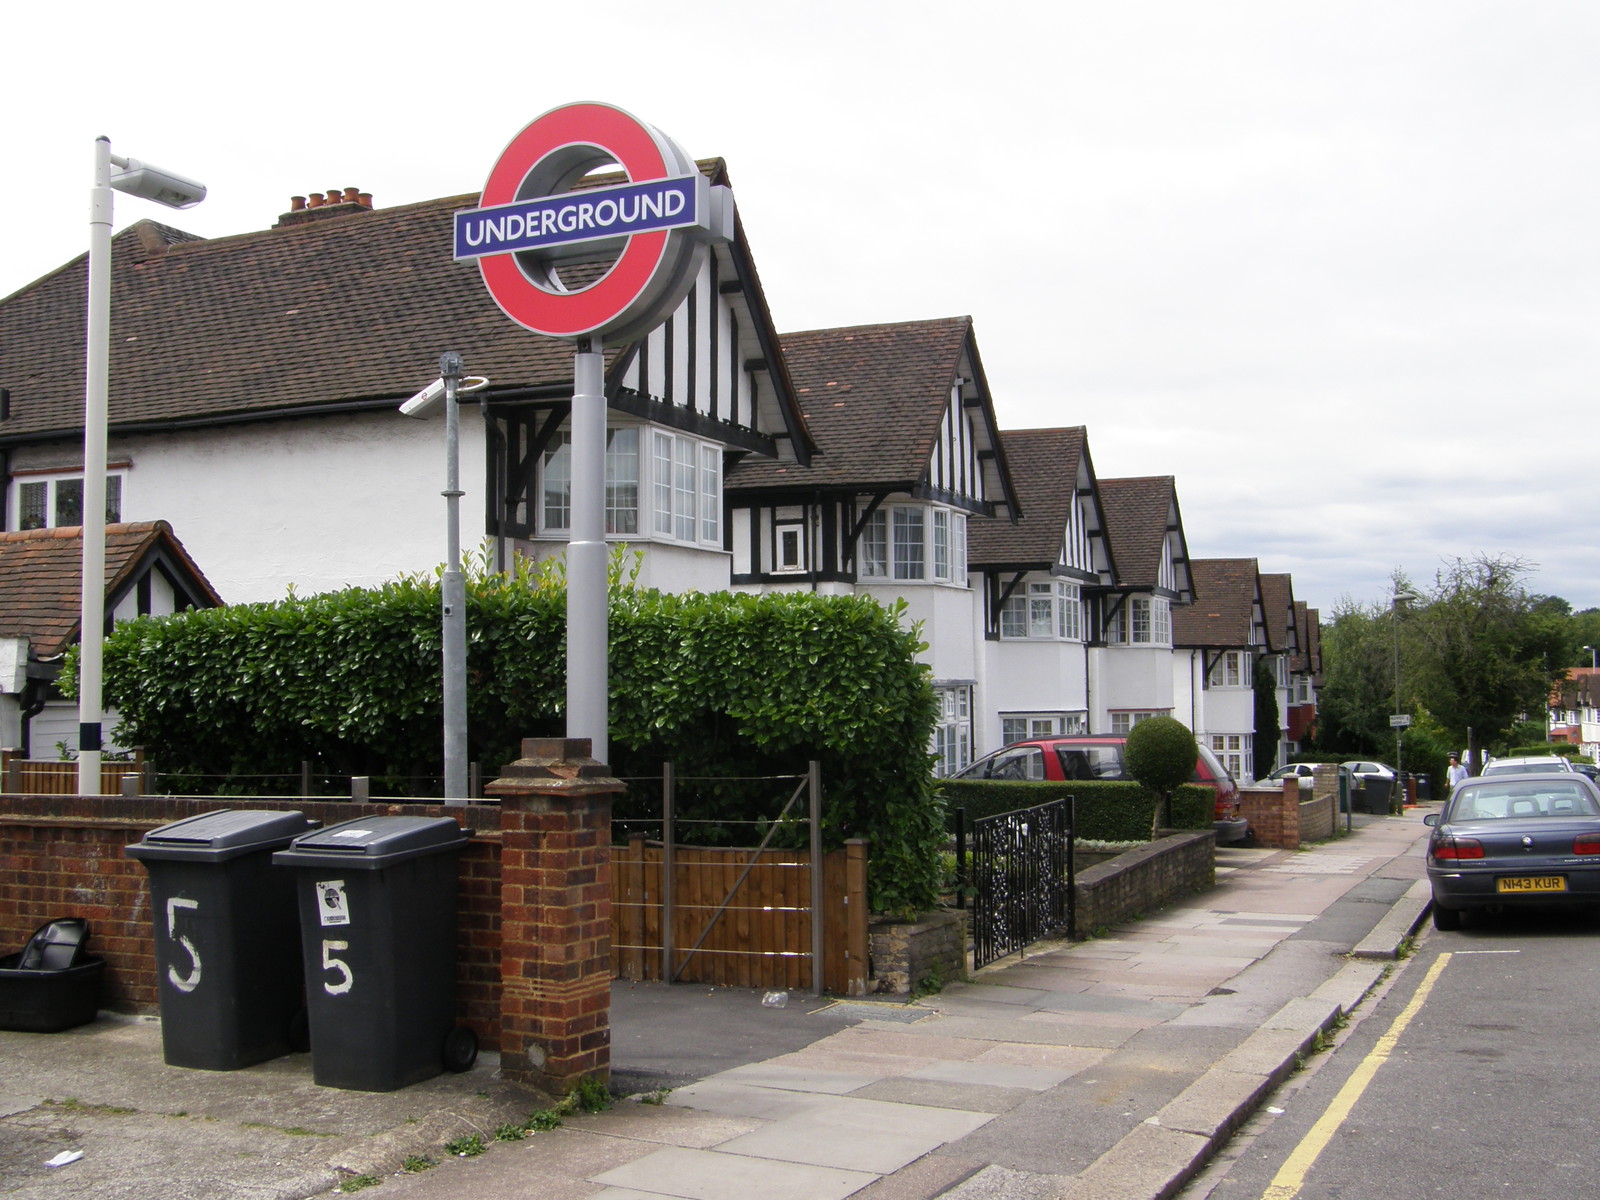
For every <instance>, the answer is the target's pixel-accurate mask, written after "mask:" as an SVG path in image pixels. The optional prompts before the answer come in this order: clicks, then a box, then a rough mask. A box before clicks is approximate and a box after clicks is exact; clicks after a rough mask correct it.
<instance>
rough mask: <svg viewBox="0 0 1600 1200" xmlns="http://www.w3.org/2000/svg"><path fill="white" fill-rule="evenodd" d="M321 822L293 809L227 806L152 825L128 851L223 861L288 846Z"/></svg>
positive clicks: (148, 858) (134, 854)
mask: <svg viewBox="0 0 1600 1200" xmlns="http://www.w3.org/2000/svg"><path fill="white" fill-rule="evenodd" d="M319 823H320V822H317V821H313V820H311V819H310V818H309V817H307V816H306V815H305V813H301V812H294V811H292V810H291V811H282V810H269V809H253V808H224V809H219V810H218V811H216V812H209V813H201V814H200V815H199V816H196V817H187V818H185V819H184V820H182V821H174V822H173V823H172V824H170V825H163V826H161V827H160V828H159V829H152V830H151V831H150V832H149V833H147V834H145V835H144V840H143V841H140V842H135V843H134V844H133V845H131V846H129V847H128V848H127V854H128V857H129V858H136V859H139V860H141V861H144V862H149V861H152V860H154V861H169V860H176V859H185V860H189V861H196V862H222V861H224V860H225V859H230V858H238V857H239V856H240V855H243V854H251V853H254V852H256V851H262V850H276V849H278V848H279V847H280V846H287V845H288V844H289V842H290V841H292V840H293V839H294V838H295V837H296V836H298V835H299V834H302V833H305V832H306V831H307V830H308V829H315V828H316V827H317V825H318V824H319Z"/></svg>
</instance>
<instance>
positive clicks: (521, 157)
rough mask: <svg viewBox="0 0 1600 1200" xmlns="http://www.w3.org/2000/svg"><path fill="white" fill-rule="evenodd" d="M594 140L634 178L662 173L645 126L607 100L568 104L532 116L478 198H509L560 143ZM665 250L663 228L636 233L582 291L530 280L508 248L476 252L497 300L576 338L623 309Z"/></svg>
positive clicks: (535, 324)
mask: <svg viewBox="0 0 1600 1200" xmlns="http://www.w3.org/2000/svg"><path fill="white" fill-rule="evenodd" d="M572 145H585V146H597V147H599V148H600V149H601V150H604V151H605V152H606V153H607V154H609V155H611V157H612V158H614V159H616V160H617V162H618V163H619V164H621V166H622V169H623V170H624V171H625V172H626V173H627V176H628V179H629V180H630V181H631V182H633V183H643V182H645V181H647V180H651V179H665V178H667V163H666V160H665V159H664V158H663V157H662V155H661V148H660V147H659V146H658V145H657V144H656V141H655V138H654V136H652V134H651V132H650V130H649V129H648V128H647V127H645V126H644V125H642V124H640V122H639V121H638V120H636V119H635V118H634V117H632V116H630V115H629V114H627V113H625V112H623V111H622V110H621V109H620V108H613V107H611V106H610V105H609V104H569V105H566V106H565V107H562V108H557V109H552V110H551V111H550V112H547V113H545V114H544V116H542V117H539V118H537V119H536V120H534V121H533V122H532V123H531V124H529V125H528V127H527V128H525V129H524V130H523V131H522V132H521V133H519V134H517V136H516V137H514V138H513V139H512V140H511V144H510V145H509V146H507V147H506V148H505V150H504V151H503V152H502V153H501V155H500V158H499V159H498V160H497V161H496V162H495V164H494V169H493V170H492V171H490V172H489V181H488V182H487V183H485V184H484V186H483V198H482V200H480V201H479V203H480V205H482V206H483V207H485V208H487V207H489V206H490V205H495V204H510V203H511V202H512V201H514V200H515V199H516V198H517V189H518V188H520V187H521V186H522V181H523V180H524V179H526V178H527V177H528V173H529V172H530V171H532V170H533V168H534V167H535V166H536V165H538V163H539V161H540V160H541V159H543V158H544V157H545V156H546V155H547V154H550V153H551V152H552V151H555V150H559V149H560V148H561V147H563V146H572ZM666 249H667V231H666V230H657V231H655V232H653V233H636V234H633V235H632V236H630V237H629V238H628V245H627V247H626V248H625V249H624V250H623V252H622V254H621V256H620V257H619V258H618V259H617V261H616V262H615V263H614V264H612V267H611V270H610V271H608V272H607V273H606V274H605V275H604V276H602V277H601V278H600V279H599V281H598V282H596V283H595V284H594V285H592V286H591V287H587V288H584V289H583V290H582V291H581V292H571V293H567V294H561V295H557V294H554V293H551V292H547V291H545V290H544V289H543V288H541V287H539V286H537V285H536V284H534V283H533V282H532V281H531V280H529V279H528V277H527V276H525V275H524V274H523V273H522V271H521V270H520V269H519V268H518V266H517V263H516V259H515V257H514V256H513V255H510V254H496V255H492V256H490V257H488V258H483V259H480V260H479V262H478V269H479V270H480V271H482V272H483V282H484V284H485V285H487V287H488V289H489V294H490V295H491V296H493V297H494V300H495V303H496V304H498V305H499V306H500V308H501V309H502V310H503V311H504V312H505V314H506V316H508V317H510V318H511V319H512V320H513V321H515V322H517V323H518V324H519V325H525V326H527V327H528V328H529V329H532V330H534V331H535V332H536V333H544V334H549V335H550V336H551V337H568V338H569V337H577V336H578V335H580V334H585V333H590V332H592V331H594V330H596V329H600V328H602V327H603V326H605V325H607V324H609V323H610V322H611V321H613V320H614V319H616V318H617V317H619V316H621V315H623V314H624V313H626V312H627V310H628V308H629V306H630V305H632V304H633V302H634V301H635V300H637V299H638V298H639V295H640V293H641V292H643V291H644V289H645V288H646V287H647V286H648V285H649V283H650V280H651V279H652V278H653V277H654V275H655V273H656V270H657V269H658V268H659V267H660V266H661V262H662V259H663V257H664V256H665V254H666Z"/></svg>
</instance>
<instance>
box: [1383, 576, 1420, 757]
mask: <svg viewBox="0 0 1600 1200" xmlns="http://www.w3.org/2000/svg"><path fill="white" fill-rule="evenodd" d="M1421 599H1422V597H1421V596H1419V595H1417V594H1416V593H1415V592H1406V591H1397V592H1395V594H1394V595H1392V596H1390V597H1389V621H1390V623H1391V624H1392V625H1393V626H1394V712H1395V716H1396V717H1399V716H1401V715H1402V714H1401V712H1400V605H1401V604H1402V603H1405V602H1407V601H1411V600H1421ZM1404 735H1405V729H1404V727H1402V726H1401V725H1400V724H1399V723H1398V722H1397V723H1396V724H1395V727H1394V774H1395V780H1394V785H1395V787H1399V786H1400V769H1401V757H1400V739H1401V738H1402V737H1403V736H1404Z"/></svg>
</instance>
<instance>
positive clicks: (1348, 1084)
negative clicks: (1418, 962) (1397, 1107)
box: [1261, 954, 1450, 1200]
mask: <svg viewBox="0 0 1600 1200" xmlns="http://www.w3.org/2000/svg"><path fill="white" fill-rule="evenodd" d="M1449 961H1450V955H1449V954H1441V955H1439V957H1438V960H1437V961H1435V962H1434V964H1433V966H1431V967H1429V968H1428V973H1427V975H1426V976H1424V977H1423V980H1422V986H1421V987H1419V988H1417V994H1416V995H1414V996H1412V997H1411V1003H1409V1004H1407V1005H1406V1006H1405V1008H1404V1009H1403V1010H1402V1011H1401V1013H1400V1015H1399V1016H1398V1017H1396V1018H1395V1019H1394V1024H1392V1025H1390V1026H1389V1029H1388V1031H1387V1032H1386V1033H1384V1035H1383V1036H1382V1037H1380V1038H1379V1039H1378V1044H1377V1045H1376V1046H1374V1047H1373V1048H1372V1052H1371V1053H1370V1054H1368V1055H1367V1056H1366V1057H1365V1058H1364V1059H1362V1060H1361V1063H1360V1065H1359V1066H1357V1067H1356V1069H1355V1072H1354V1073H1353V1074H1352V1075H1351V1076H1350V1078H1349V1079H1348V1080H1346V1081H1345V1085H1344V1086H1343V1087H1342V1088H1340V1089H1339V1094H1338V1095H1337V1096H1335V1097H1334V1098H1333V1103H1332V1104H1330V1105H1328V1111H1327V1112H1325V1113H1323V1114H1322V1116H1321V1117H1320V1118H1319V1119H1318V1120H1317V1123H1316V1124H1315V1125H1313V1126H1312V1127H1311V1132H1310V1133H1308V1134H1306V1136H1305V1138H1304V1139H1302V1141H1301V1142H1300V1144H1299V1145H1298V1146H1296V1147H1295V1148H1294V1153H1293V1154H1291V1155H1289V1157H1288V1159H1287V1160H1286V1161H1285V1162H1284V1164H1283V1166H1282V1167H1281V1168H1279V1170H1278V1173H1277V1174H1276V1175H1274V1176H1273V1178H1272V1183H1271V1184H1270V1185H1268V1187H1267V1190H1266V1191H1265V1192H1263V1193H1262V1194H1261V1200H1294V1198H1295V1197H1296V1196H1298V1195H1299V1194H1300V1189H1301V1188H1302V1187H1304V1186H1305V1182H1306V1175H1307V1174H1308V1173H1309V1172H1310V1170H1311V1167H1312V1165H1313V1164H1314V1163H1315V1162H1316V1161H1317V1157H1318V1156H1319V1155H1320V1154H1321V1153H1322V1152H1323V1151H1324V1150H1325V1149H1327V1146H1328V1143H1329V1142H1330V1141H1332V1140H1333V1135H1334V1131H1335V1130H1337V1129H1338V1128H1339V1126H1340V1125H1341V1124H1343V1123H1344V1120H1345V1118H1346V1117H1348V1116H1349V1115H1350V1110H1351V1109H1353V1108H1354V1107H1355V1106H1356V1101H1357V1100H1359V1099H1361V1094H1362V1093H1363V1092H1365V1091H1366V1090H1367V1085H1368V1084H1370V1083H1371V1082H1372V1080H1373V1077H1374V1076H1375V1075H1377V1073H1378V1068H1379V1067H1381V1066H1383V1064H1384V1063H1386V1062H1388V1061H1389V1055H1391V1054H1392V1053H1394V1048H1395V1045H1396V1044H1397V1043H1398V1042H1399V1041H1400V1035H1401V1034H1402V1033H1404V1032H1405V1031H1406V1026H1407V1025H1409V1024H1411V1018H1413V1017H1415V1016H1416V1015H1417V1013H1418V1012H1420V1011H1421V1010H1422V1006H1423V1004H1424V1003H1426V1002H1427V999H1428V993H1429V992H1431V991H1433V985H1434V984H1435V983H1436V982H1437V981H1438V979H1439V976H1440V974H1441V973H1443V971H1444V968H1445V965H1446V964H1447V963H1449Z"/></svg>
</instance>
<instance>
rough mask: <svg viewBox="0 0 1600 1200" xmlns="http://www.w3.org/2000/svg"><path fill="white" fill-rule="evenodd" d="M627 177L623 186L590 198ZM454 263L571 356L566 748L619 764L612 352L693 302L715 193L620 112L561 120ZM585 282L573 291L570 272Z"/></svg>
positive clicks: (468, 224)
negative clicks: (611, 672) (599, 180)
mask: <svg viewBox="0 0 1600 1200" xmlns="http://www.w3.org/2000/svg"><path fill="white" fill-rule="evenodd" d="M607 167H616V168H619V169H620V171H621V173H622V174H623V175H625V176H626V177H627V179H626V182H625V183H621V184H618V185H616V186H606V187H585V186H584V182H585V179H586V178H587V177H588V176H589V175H590V174H591V173H592V172H594V171H596V170H601V169H604V168H607ZM453 233H454V253H455V257H456V258H457V259H462V260H467V261H476V262H477V263H478V269H479V270H480V271H481V272H482V274H483V282H484V284H485V285H486V286H487V287H488V289H489V294H490V295H491V296H493V297H494V301H495V303H496V304H498V305H499V306H500V309H501V311H503V312H504V313H505V314H506V316H508V317H510V318H511V319H512V320H513V321H515V322H517V324H519V325H522V326H524V327H525V328H528V329H531V330H533V331H534V332H536V333H542V334H546V335H547V336H549V337H557V338H563V339H565V340H567V341H570V342H572V343H573V344H574V350H575V355H574V363H573V379H574V392H573V398H572V444H571V447H570V454H571V460H570V461H571V463H572V476H571V479H572V484H571V487H572V517H571V540H570V541H569V542H568V544H567V736H568V737H569V738H587V739H588V740H589V743H590V745H591V747H592V749H591V753H592V754H593V756H594V757H595V758H596V759H597V760H599V761H600V762H605V761H607V759H608V757H609V743H608V739H607V735H608V732H609V723H610V722H609V713H608V710H607V703H606V701H607V683H606V671H607V667H606V629H607V620H606V614H607V598H606V553H607V552H606V539H605V460H606V399H605V387H604V360H603V357H602V352H603V348H604V347H605V346H619V345H624V344H626V343H628V342H631V341H634V340H636V339H638V338H640V337H642V336H643V335H644V334H646V333H648V332H649V331H650V330H652V329H654V328H655V327H656V326H658V325H660V324H661V323H662V322H663V321H665V320H666V319H667V318H668V317H669V316H671V315H672V313H673V311H674V310H675V309H676V308H677V307H678V305H679V304H680V303H681V302H682V301H683V297H684V296H685V295H686V294H687V292H688V291H689V288H690V287H691V286H692V285H693V283H694V280H695V278H696V277H697V276H698V275H699V273H700V270H701V267H702V266H703V265H704V263H705V258H706V253H707V246H708V245H709V243H710V242H712V241H718V240H721V241H726V240H730V239H731V238H732V233H733V203H732V199H731V197H730V195H729V192H728V189H727V188H725V187H715V188H714V187H711V186H710V185H709V183H708V181H707V180H706V178H705V176H703V175H702V174H701V173H700V170H699V168H698V167H697V166H696V165H695V162H694V160H693V159H692V158H690V157H689V156H688V155H687V154H685V153H684V152H683V150H682V149H681V148H679V146H678V145H677V143H675V142H674V141H673V140H672V139H671V138H669V137H667V136H666V135H665V134H664V133H662V132H661V131H660V130H658V129H655V128H653V127H652V126H649V125H646V124H645V123H644V122H642V121H640V120H639V119H638V118H636V117H633V116H631V115H630V114H628V113H626V112H623V111H622V109H620V108H614V107H612V106H611V105H609V104H594V103H585V104H569V105H565V106H563V107H561V108H555V109H551V110H550V111H549V112H547V113H545V114H544V115H543V116H542V117H539V118H538V119H536V120H534V121H533V122H532V123H531V124H529V125H528V126H527V127H526V128H525V129H523V130H522V132H521V133H519V134H517V136H516V137H514V138H513V139H512V140H511V143H510V145H508V146H507V147H506V148H505V150H504V151H502V152H501V154H500V157H499V159H498V160H497V161H496V162H495V164H494V168H493V169H492V170H491V171H490V172H489V179H488V182H487V183H485V184H484V186H483V195H482V196H481V197H480V199H479V207H477V208H475V209H469V210H466V211H463V212H458V213H456V215H455V223H454V230H453ZM580 264H581V271H574V272H572V273H571V274H572V278H571V279H563V278H562V275H561V272H562V270H563V268H564V267H570V266H576V265H580Z"/></svg>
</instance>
